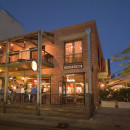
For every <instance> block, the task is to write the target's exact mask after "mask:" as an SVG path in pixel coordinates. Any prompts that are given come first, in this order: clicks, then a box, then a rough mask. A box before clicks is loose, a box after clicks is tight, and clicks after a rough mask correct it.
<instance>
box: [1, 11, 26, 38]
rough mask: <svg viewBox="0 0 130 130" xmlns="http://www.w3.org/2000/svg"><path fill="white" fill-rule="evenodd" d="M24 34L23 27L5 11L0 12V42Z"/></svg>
mask: <svg viewBox="0 0 130 130" xmlns="http://www.w3.org/2000/svg"><path fill="white" fill-rule="evenodd" d="M23 33H24V28H23V26H22V25H21V24H20V23H19V22H18V21H17V20H16V19H15V18H14V17H13V16H12V15H11V14H9V13H8V12H7V11H6V10H0V40H3V39H7V38H9V37H13V36H18V35H21V34H23Z"/></svg>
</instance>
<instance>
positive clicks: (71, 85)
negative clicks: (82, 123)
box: [62, 73, 85, 105]
mask: <svg viewBox="0 0 130 130" xmlns="http://www.w3.org/2000/svg"><path fill="white" fill-rule="evenodd" d="M62 87H63V89H62V90H63V91H62V94H63V101H64V103H65V104H73V103H74V104H78V105H83V104H84V101H85V80H84V73H79V74H67V75H66V76H65V77H64V85H63V86H62Z"/></svg>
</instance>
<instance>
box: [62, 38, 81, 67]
mask: <svg viewBox="0 0 130 130" xmlns="http://www.w3.org/2000/svg"><path fill="white" fill-rule="evenodd" d="M77 41H81V43H82V53H78V54H82V61H81V62H73V61H74V59H75V58H74V55H76V54H75V49H74V48H75V45H74V43H75V42H77ZM69 43H72V46H73V50H72V56H73V58H72V63H66V62H65V58H66V56H67V55H66V44H69ZM68 56H69V55H68ZM71 64H83V39H76V40H71V41H66V42H64V65H71Z"/></svg>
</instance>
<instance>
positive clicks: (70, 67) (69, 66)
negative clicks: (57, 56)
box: [64, 65, 83, 70]
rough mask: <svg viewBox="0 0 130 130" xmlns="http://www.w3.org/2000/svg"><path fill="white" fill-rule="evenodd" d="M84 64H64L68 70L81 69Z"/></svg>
mask: <svg viewBox="0 0 130 130" xmlns="http://www.w3.org/2000/svg"><path fill="white" fill-rule="evenodd" d="M82 67H83V65H67V66H64V69H66V70H68V69H80V68H82Z"/></svg>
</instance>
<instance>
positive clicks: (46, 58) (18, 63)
mask: <svg viewBox="0 0 130 130" xmlns="http://www.w3.org/2000/svg"><path fill="white" fill-rule="evenodd" d="M53 37H54V34H52V33H50V32H45V31H42V30H38V31H34V32H31V33H27V34H24V35H21V36H16V37H12V38H8V39H7V40H2V41H0V73H1V72H5V63H6V53H7V57H8V59H7V63H8V68H9V72H12V71H24V70H31V69H32V67H31V63H32V61H33V60H35V61H36V62H37V61H38V59H37V58H38V54H37V52H38V46H39V45H42V69H44V68H52V67H54V65H53V56H52V55H51V54H49V53H48V52H47V51H45V46H47V45H48V44H53V43H54V39H53ZM7 49H9V50H7Z"/></svg>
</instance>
